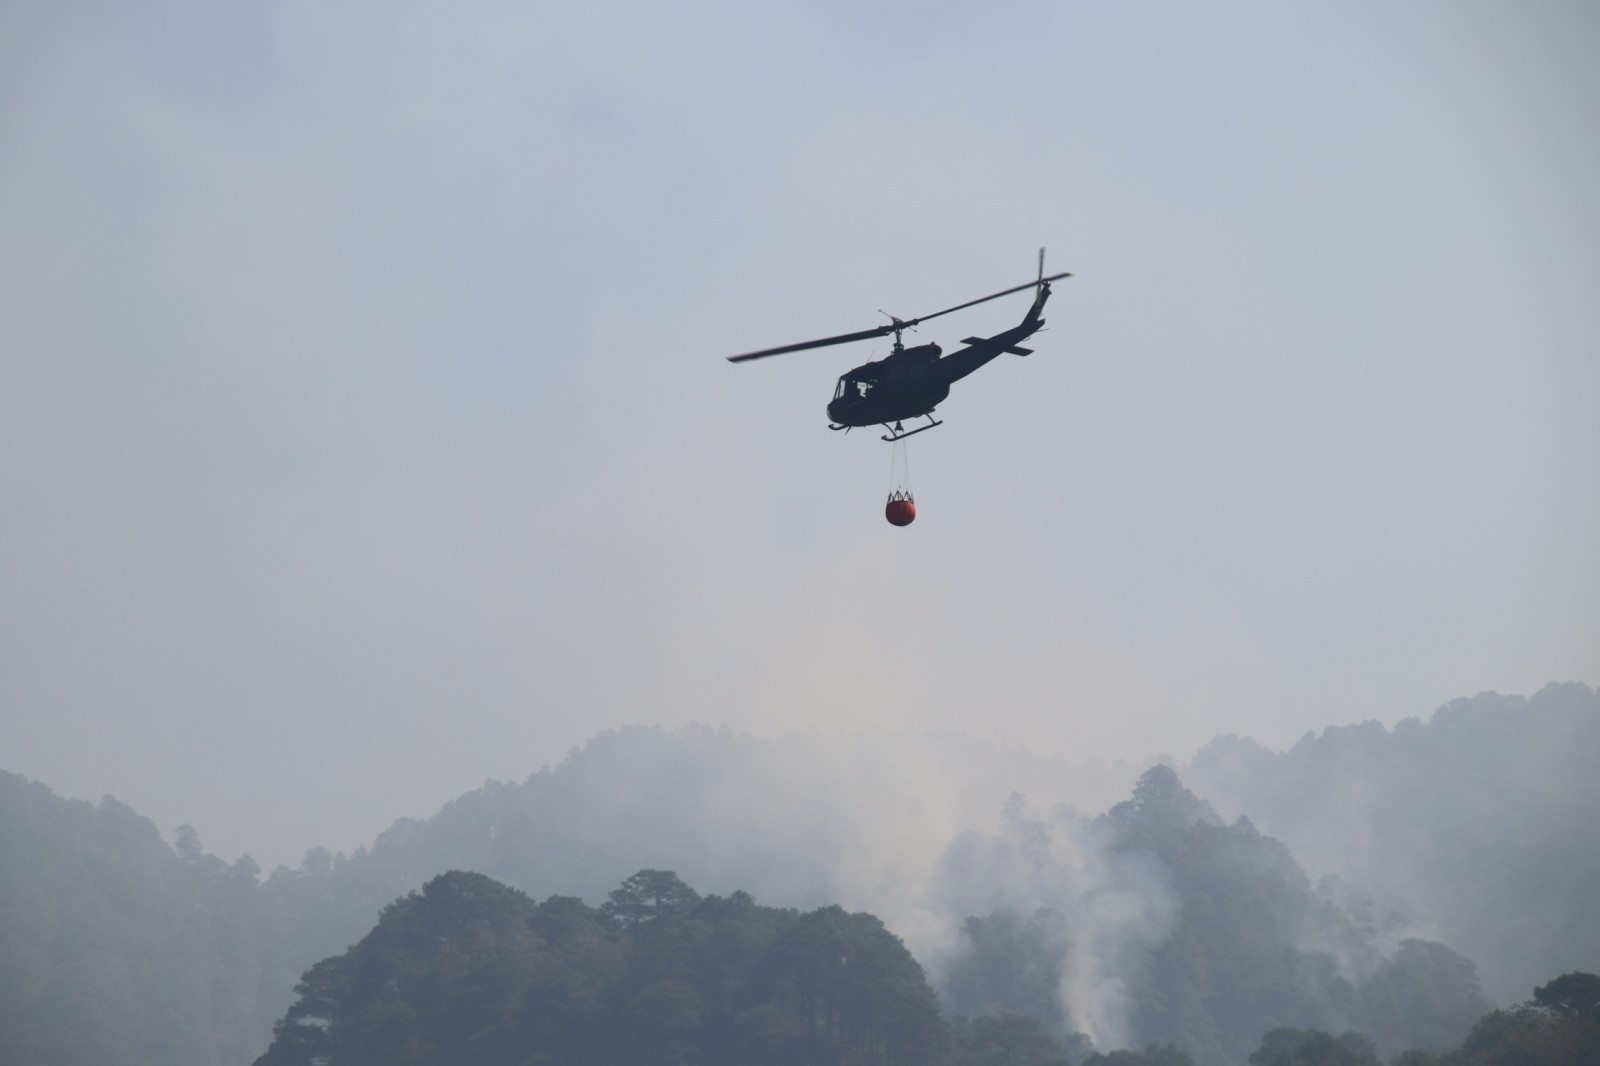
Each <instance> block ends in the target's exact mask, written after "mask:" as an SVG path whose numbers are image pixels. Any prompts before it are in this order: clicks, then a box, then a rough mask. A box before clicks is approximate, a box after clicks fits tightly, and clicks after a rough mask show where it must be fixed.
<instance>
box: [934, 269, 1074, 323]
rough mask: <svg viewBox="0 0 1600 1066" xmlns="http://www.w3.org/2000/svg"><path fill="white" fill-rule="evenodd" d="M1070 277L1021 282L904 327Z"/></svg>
mask: <svg viewBox="0 0 1600 1066" xmlns="http://www.w3.org/2000/svg"><path fill="white" fill-rule="evenodd" d="M1070 277H1072V275H1071V274H1069V273H1061V274H1051V275H1050V276H1049V277H1048V278H1039V279H1038V280H1036V281H1027V282H1023V283H1022V284H1021V285H1013V286H1012V287H1011V288H1009V289H1002V290H1001V291H1000V292H996V293H991V294H990V295H988V296H980V297H978V298H977V299H976V300H968V301H967V302H966V303H964V304H956V305H955V306H954V307H946V308H945V309H944V310H943V311H935V312H934V313H933V314H931V315H923V316H922V317H921V318H908V319H906V321H905V325H906V327H907V328H910V327H911V326H914V325H916V324H917V323H918V322H926V321H928V319H930V318H938V317H939V316H940V315H948V314H949V313H950V312H951V311H960V310H962V309H963V308H967V307H972V306H974V305H975V304H982V303H988V302H989V301H990V300H998V299H1000V297H1002V296H1010V295H1011V294H1012V293H1014V292H1021V291H1022V290H1023V289H1032V288H1034V287H1036V286H1039V285H1043V284H1044V283H1045V282H1047V281H1060V280H1061V279H1062V278H1070Z"/></svg>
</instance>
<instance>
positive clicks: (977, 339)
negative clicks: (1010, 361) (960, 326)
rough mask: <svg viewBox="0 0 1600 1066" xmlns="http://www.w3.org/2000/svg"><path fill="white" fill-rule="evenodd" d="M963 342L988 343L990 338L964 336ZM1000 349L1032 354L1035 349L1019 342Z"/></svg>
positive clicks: (1014, 353)
mask: <svg viewBox="0 0 1600 1066" xmlns="http://www.w3.org/2000/svg"><path fill="white" fill-rule="evenodd" d="M961 343H962V344H988V343H989V338H988V337H963V338H962V339H961ZM1000 350H1001V351H1002V352H1010V353H1011V354H1012V355H1032V354H1033V349H1032V348H1024V347H1022V346H1021V345H1018V344H1013V345H1010V346H1008V347H1005V348H1001V349H1000Z"/></svg>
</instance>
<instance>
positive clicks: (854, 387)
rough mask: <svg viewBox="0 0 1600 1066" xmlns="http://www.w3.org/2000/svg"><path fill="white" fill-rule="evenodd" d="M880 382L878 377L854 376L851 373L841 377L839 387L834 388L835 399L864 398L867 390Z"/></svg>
mask: <svg viewBox="0 0 1600 1066" xmlns="http://www.w3.org/2000/svg"><path fill="white" fill-rule="evenodd" d="M877 383H878V379H877V378H854V377H851V376H850V375H849V374H846V375H845V376H844V377H842V378H840V379H839V387H838V388H837V389H836V390H834V393H833V398H834V399H835V400H862V399H865V398H866V395H867V392H868V391H869V390H871V388H872V386H874V385H876V384H877Z"/></svg>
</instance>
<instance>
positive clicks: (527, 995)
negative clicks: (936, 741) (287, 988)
mask: <svg viewBox="0 0 1600 1066" xmlns="http://www.w3.org/2000/svg"><path fill="white" fill-rule="evenodd" d="M296 992H297V993H298V995H299V997H300V998H299V999H298V1001H297V1002H296V1003H295V1004H294V1005H293V1006H292V1007H291V1008H290V1009H289V1011H288V1013H287V1014H286V1015H285V1017H284V1019H283V1020H282V1021H281V1022H280V1023H279V1024H278V1025H277V1027H276V1029H275V1037H274V1040H273V1043H272V1046H271V1048H270V1049H269V1050H268V1051H267V1053H266V1054H265V1055H263V1056H262V1057H261V1058H260V1059H258V1060H257V1063H256V1066H312V1064H328V1066H334V1064H337V1066H399V1064H403V1063H422V1062H459V1063H472V1064H474V1066H501V1064H504V1066H524V1064H526V1063H528V1062H536V1063H537V1062H551V1063H556V1062H588V1063H596V1064H600V1063H639V1064H646V1063H663V1064H667V1063H677V1064H685V1066H688V1064H695V1066H743V1064H746V1063H753V1062H761V1063H771V1064H773V1066H835V1064H838V1066H843V1064H845V1063H860V1064H863V1066H903V1064H904V1066H910V1064H917V1066H921V1064H933V1063H940V1062H945V1061H948V1057H949V1036H948V1031H947V1029H946V1027H945V1024H944V1021H943V1018H942V1017H941V1015H940V1012H939V1005H938V1002H937V1000H936V999H935V997H934V994H933V991H932V989H930V988H929V987H928V984H927V981H926V980H925V979H924V977H923V973H922V969H921V967H920V966H918V965H917V963H916V961H915V960H913V959H912V958H911V955H910V954H909V953H908V952H907V951H906V949H905V946H904V945H903V944H901V942H900V941H899V940H898V939H896V938H895V937H894V936H892V935H890V934H889V933H888V931H887V930H885V929H884V927H883V923H882V922H880V921H878V920H877V919H876V918H874V917H872V916H871V915H866V914H846V913H845V912H844V911H843V910H842V909H840V908H838V907H825V908H821V909H819V910H815V911H811V912H809V913H803V914H802V913H800V912H798V911H794V910H782V909H774V908H770V907H763V906H760V905H758V904H757V903H756V902H755V901H754V900H753V899H752V898H751V897H750V896H749V895H746V894H744V893H742V892H736V893H734V894H733V895H732V896H730V897H727V898H722V897H718V896H708V897H704V898H702V897H701V896H700V895H699V894H698V893H697V892H696V891H695V890H693V889H692V888H690V887H689V886H688V885H686V884H684V883H683V881H681V880H680V879H679V878H678V877H677V876H676V875H675V874H673V873H671V872H670V871H663V870H641V871H639V872H638V873H637V874H635V875H634V876H632V877H630V878H629V879H628V880H627V881H626V882H625V883H624V884H623V885H622V886H621V887H620V888H618V889H616V890H615V891H613V892H612V893H611V895H610V899H609V901H608V902H607V903H606V904H605V905H603V906H601V907H599V908H592V907H589V906H588V905H586V904H585V903H583V901H582V900H578V899H575V898H572V897H569V896H552V897H551V898H550V899H548V900H546V901H545V902H544V903H542V904H536V903H534V902H533V901H532V900H531V899H529V898H528V897H527V896H526V895H524V894H522V893H521V892H518V891H516V890H515V889H511V888H507V887H505V886H504V885H501V884H499V883H498V882H495V881H493V880H491V879H489V878H487V877H485V876H483V875H481V874H469V873H461V872H452V873H448V874H444V875H441V876H440V877H437V878H435V879H434V880H432V881H430V882H428V884H427V885H425V886H424V887H423V888H422V890H421V891H420V892H415V893H412V894H410V895H409V896H407V897H406V898H405V899H402V900H400V901H399V902H397V903H394V904H392V905H391V906H389V907H388V908H386V909H385V910H384V912H383V915H382V917H381V918H380V920H379V922H378V925H377V927H376V928H375V929H373V931H372V932H370V933H369V934H368V935H367V936H366V937H364V938H363V939H362V940H361V942H360V943H358V944H356V945H355V946H354V947H352V948H351V949H350V950H349V951H347V952H345V953H344V954H342V955H339V956H335V957H333V958H329V959H325V960H323V961H322V962H319V963H318V964H317V965H316V966H314V967H312V968H311V970H310V971H309V972H308V973H307V974H306V975H305V979H304V980H303V981H302V982H301V983H300V985H299V986H298V988H297V989H296Z"/></svg>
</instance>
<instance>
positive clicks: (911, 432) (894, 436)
mask: <svg viewBox="0 0 1600 1066" xmlns="http://www.w3.org/2000/svg"><path fill="white" fill-rule="evenodd" d="M942 425H944V423H943V422H936V421H934V419H933V416H931V415H930V416H929V417H928V424H927V425H925V426H918V427H917V428H916V429H901V428H900V423H898V422H896V423H895V428H893V429H889V424H888V423H887V422H885V423H884V424H883V428H884V429H888V430H889V434H888V436H885V437H882V438H880V439H881V440H886V441H890V442H891V443H892V442H894V441H897V440H905V439H906V438H907V437H914V436H916V435H917V434H918V433H925V432H927V431H928V430H930V429H932V428H933V427H934V426H942Z"/></svg>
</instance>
